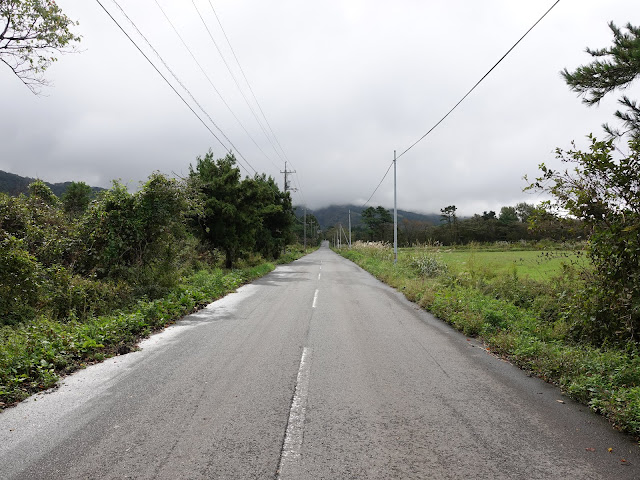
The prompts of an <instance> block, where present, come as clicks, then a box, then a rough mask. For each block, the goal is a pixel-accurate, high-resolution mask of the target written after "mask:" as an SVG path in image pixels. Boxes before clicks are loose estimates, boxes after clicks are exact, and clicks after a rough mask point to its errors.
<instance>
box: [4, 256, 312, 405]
mask: <svg viewBox="0 0 640 480" xmlns="http://www.w3.org/2000/svg"><path fill="white" fill-rule="evenodd" d="M312 250H313V249H307V250H306V251H304V250H302V249H301V248H292V249H290V250H289V251H288V252H287V253H286V254H285V255H283V257H281V258H280V259H279V261H278V263H287V262H291V261H293V260H295V259H297V258H300V257H302V256H303V255H305V254H306V253H309V252H310V251H312ZM273 269H274V265H273V264H272V263H266V262H262V263H260V264H258V265H254V266H246V267H245V268H242V269H237V270H231V271H223V270H220V269H212V270H200V271H198V272H195V273H194V274H192V275H190V276H189V277H188V278H186V279H184V281H183V282H182V284H180V285H179V286H178V287H177V288H175V289H174V290H173V291H171V292H170V293H169V294H168V295H166V296H165V297H163V298H161V299H158V300H154V301H145V300H140V301H139V302H138V304H137V305H136V307H135V308H133V309H130V310H127V311H117V312H113V313H112V314H110V315H103V316H99V317H92V318H89V319H88V320H86V321H77V320H73V319H71V320H68V321H66V322H59V321H52V320H50V319H48V318H46V317H44V316H40V317H38V318H36V319H35V320H34V321H33V322H30V323H29V324H19V325H15V326H3V327H0V410H1V409H2V408H5V407H7V406H11V405H14V404H16V403H17V402H19V401H21V400H24V399H25V398H27V397H28V396H30V395H31V394H33V393H36V392H38V391H41V390H45V389H47V388H51V387H53V386H55V385H56V383H57V382H58V380H59V379H60V377H61V376H63V375H66V374H69V373H71V372H73V371H75V370H77V369H79V368H82V367H84V366H85V365H87V364H89V363H95V362H99V361H101V360H103V359H105V358H107V357H111V356H113V355H116V354H119V353H126V352H129V351H131V350H132V349H135V345H136V344H137V342H138V341H139V340H140V339H141V338H144V337H145V336H148V335H149V334H150V333H152V332H154V331H157V330H159V329H162V328H164V327H166V326H168V325H169V324H171V323H173V322H175V321H176V320H177V319H179V318H181V317H183V316H184V315H187V314H189V313H192V312H194V311H196V310H198V309H199V308H201V307H202V306H204V305H207V304H208V303H210V302H212V301H214V300H216V299H218V298H221V297H223V296H224V295H226V294H227V293H230V292H233V291H234V290H235V289H236V288H238V287H239V286H241V285H243V284H245V283H248V282H250V281H252V280H254V279H256V278H259V277H261V276H263V275H265V274H267V273H269V272H270V271H272V270H273Z"/></svg>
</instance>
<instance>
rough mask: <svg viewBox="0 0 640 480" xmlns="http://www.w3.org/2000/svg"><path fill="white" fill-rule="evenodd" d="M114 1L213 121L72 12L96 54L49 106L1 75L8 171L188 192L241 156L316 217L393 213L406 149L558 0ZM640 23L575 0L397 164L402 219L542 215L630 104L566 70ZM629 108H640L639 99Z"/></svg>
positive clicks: (615, 9)
mask: <svg viewBox="0 0 640 480" xmlns="http://www.w3.org/2000/svg"><path fill="white" fill-rule="evenodd" d="M100 2H101V3H102V4H103V5H104V7H105V8H106V9H107V10H108V11H109V12H110V13H111V14H112V15H113V17H114V18H115V19H116V20H117V21H118V23H119V24H120V25H121V26H122V28H123V29H124V30H125V31H126V32H127V33H128V34H129V35H130V36H131V38H132V39H133V40H135V42H136V43H137V44H138V45H139V46H140V48H141V49H142V50H143V51H144V52H145V53H146V54H147V56H148V57H149V58H150V59H151V60H152V61H153V62H154V64H155V65H156V66H157V68H158V69H159V70H160V71H161V72H162V73H163V74H164V75H165V77H166V78H167V79H168V80H169V81H170V82H171V83H172V85H173V86H174V88H175V89H176V90H177V91H178V92H180V94H181V95H182V96H183V98H184V99H185V101H186V102H187V103H189V104H190V105H191V108H193V110H194V111H195V112H196V113H197V114H198V115H199V116H200V117H201V118H202V122H201V120H199V119H198V117H196V115H195V114H194V113H193V112H192V111H191V110H190V109H189V108H188V107H187V106H186V105H185V103H184V102H183V100H181V99H180V97H179V96H178V95H176V93H175V92H174V91H173V90H172V89H171V87H169V86H168V85H167V83H166V82H165V81H164V80H163V78H162V77H161V76H160V75H159V74H158V73H157V72H156V70H154V68H153V67H152V66H151V65H150V64H149V63H148V62H147V60H145V58H144V57H143V56H142V55H141V54H140V52H139V51H138V50H137V49H136V47H135V46H134V45H133V44H132V43H131V42H130V40H129V39H128V38H127V37H126V36H125V34H124V33H123V32H122V31H121V30H120V29H119V27H118V26H117V25H116V23H114V21H113V20H112V19H111V18H110V17H109V16H108V15H107V13H105V11H104V10H103V9H102V7H101V6H100V4H99V3H98V1H94V0H83V1H78V0H58V2H57V3H58V5H59V6H60V7H61V8H62V10H63V12H65V13H66V14H67V15H68V16H69V17H70V18H71V19H73V20H76V21H78V22H80V24H79V25H78V26H76V27H74V28H73V31H74V32H75V33H77V34H80V35H81V36H82V41H81V43H80V44H79V46H78V49H77V51H76V52H75V53H70V54H66V55H61V56H59V60H58V61H57V62H56V63H55V64H54V65H53V66H52V67H51V68H50V69H49V70H48V71H47V74H46V78H47V79H48V80H49V81H50V82H51V84H52V85H51V86H49V87H46V88H44V89H43V90H42V93H41V94H40V95H38V96H36V95H34V94H33V93H31V92H30V91H29V90H28V89H27V88H26V87H25V86H24V85H23V84H22V83H21V82H20V80H19V79H18V78H17V77H15V75H14V74H13V73H12V72H11V70H10V69H9V68H7V67H6V66H4V65H0V170H4V171H8V172H11V173H16V174H18V175H22V176H28V177H33V178H41V179H43V180H46V181H49V182H63V181H71V180H75V181H84V182H86V183H88V184H90V185H93V186H101V187H109V186H110V185H111V182H112V180H114V179H119V180H120V181H122V182H123V183H125V184H126V185H128V186H129V188H130V189H132V190H135V189H136V188H138V186H139V185H140V182H143V181H145V179H146V178H147V177H148V176H149V175H150V174H151V173H153V172H154V171H160V172H162V173H165V174H167V175H170V176H182V177H184V176H186V175H188V173H189V166H190V165H192V164H194V165H195V162H196V158H197V157H198V156H204V155H205V154H206V153H207V152H208V151H209V150H210V149H211V150H212V151H213V154H214V156H215V157H216V158H219V157H223V156H224V155H225V154H226V153H227V151H229V150H232V151H233V152H234V153H235V154H236V157H238V158H239V162H240V164H241V166H242V172H243V174H244V175H248V174H250V175H253V174H254V170H255V171H257V172H259V173H265V174H267V175H268V176H272V177H273V178H275V179H276V180H277V182H278V184H279V185H280V186H281V188H282V187H283V177H284V175H283V174H282V172H283V171H284V170H285V163H284V162H285V161H286V162H287V170H292V171H293V170H294V171H295V174H291V175H290V177H291V179H292V181H291V187H293V188H296V189H297V190H296V191H294V192H292V196H293V200H294V204H296V205H305V206H307V207H308V208H311V209H314V208H321V207H324V206H328V205H344V204H355V205H364V204H365V203H366V202H367V201H368V200H369V198H370V197H371V195H372V194H373V192H374V190H375V189H376V187H377V186H378V185H380V187H379V189H378V190H377V191H376V193H375V195H373V197H372V198H371V199H370V200H369V202H368V203H367V205H371V206H374V207H375V206H377V205H382V206H384V207H387V208H392V207H393V196H394V182H393V170H391V171H389V174H388V175H387V177H386V178H385V179H384V181H382V179H383V176H384V175H385V172H387V170H388V169H389V167H390V165H391V164H392V161H393V155H394V150H395V151H397V153H398V154H400V153H401V152H403V151H405V150H406V149H407V148H408V147H409V146H410V145H412V144H413V143H414V142H415V141H416V140H418V139H419V138H420V137H422V136H423V135H424V134H425V133H426V132H427V131H428V130H429V129H430V128H431V127H433V125H434V124H436V122H438V120H440V119H441V118H442V117H443V116H444V115H445V114H446V113H447V112H448V111H449V109H451V107H453V106H454V105H455V104H456V103H457V102H458V101H459V100H460V99H461V98H462V97H463V96H464V94H465V93H466V92H467V91H468V90H469V89H470V88H471V87H472V86H473V85H474V84H475V83H476V82H477V81H478V80H479V79H480V78H481V77H482V76H483V75H484V74H485V73H486V72H487V71H488V70H489V69H490V68H491V67H492V66H493V65H494V64H495V63H496V62H497V61H498V60H499V59H500V57H502V55H503V54H504V53H505V52H506V51H507V50H508V49H509V48H510V47H511V46H512V45H513V44H514V43H515V42H516V41H517V40H518V39H519V38H520V37H521V36H522V35H523V34H524V33H525V32H526V31H527V30H528V29H529V28H530V27H531V26H532V25H533V24H534V23H535V22H536V21H537V20H538V19H539V18H540V17H541V16H542V15H543V14H544V12H545V11H547V9H549V7H551V5H552V4H553V3H554V0H544V1H543V0H518V1H514V0H483V1H478V0H422V1H419V0H395V1H394V2H389V1H382V0H367V1H365V0H342V1H338V0H324V1H322V2H302V1H299V0H297V1H294V0H273V1H269V2H264V1H258V0H181V1H178V0H118V4H119V5H120V7H122V10H120V9H119V8H118V6H117V5H116V4H115V3H114V2H113V0H100ZM212 7H213V8H212ZM122 11H124V12H126V15H127V16H128V17H129V18H130V19H131V20H132V21H133V23H134V24H135V25H136V26H137V28H138V29H139V32H141V33H142V34H143V35H144V36H145V37H146V38H147V40H148V41H149V42H150V43H151V45H152V46H153V49H154V50H155V52H157V53H158V54H159V55H160V57H161V58H162V59H163V61H164V62H165V63H166V65H164V64H163V63H162V61H161V60H159V58H158V56H156V55H155V53H154V50H152V49H151V48H150V47H149V46H148V44H147V43H145V40H144V39H143V38H142V37H141V36H140V34H139V33H138V32H137V31H136V29H135V28H134V26H133V25H132V23H131V22H129V21H128V20H127V18H126V17H125V16H124V15H123V13H122ZM163 11H164V13H165V14H166V17H165V15H164V14H163ZM214 11H215V15H214ZM216 15H217V18H218V19H219V20H220V23H218V20H217V19H216ZM167 17H168V18H169V20H170V22H171V23H172V24H173V26H174V27H175V29H176V30H177V32H178V33H179V34H180V36H181V37H182V39H183V40H184V42H185V43H186V44H187V46H188V47H189V49H190V50H191V52H192V54H193V57H195V59H196V60H197V63H196V61H194V59H193V57H192V55H191V54H190V53H189V50H187V49H186V48H185V46H184V45H183V43H182V40H180V37H178V35H177V34H176V32H175V31H174V29H173V27H172V26H171V23H169V21H168V20H167ZM638 20H640V3H638V1H637V0H607V1H598V0H561V1H560V2H559V3H558V5H557V6H556V7H555V8H554V9H553V10H552V11H551V12H550V13H549V14H548V15H547V16H546V17H545V18H544V19H543V20H542V21H541V22H540V24H538V26H537V27H536V28H534V29H533V30H532V31H531V32H530V33H529V35H528V36H527V37H526V38H525V39H524V40H523V41H522V42H521V43H520V44H519V45H518V46H517V47H516V48H515V49H514V50H513V51H512V52H511V53H510V54H509V56H507V57H506V58H505V59H504V60H503V61H502V63H500V64H499V65H498V66H497V67H496V68H495V70H493V71H492V72H491V74H490V75H489V76H488V77H487V78H486V79H485V80H484V81H483V82H482V83H481V84H480V85H479V86H478V87H477V88H476V90H475V91H474V92H473V93H471V95H469V97H468V98H467V99H466V100H465V101H464V102H463V103H462V104H461V105H460V106H459V107H458V108H457V109H456V110H455V111H454V112H453V113H452V114H451V115H450V116H449V117H448V118H447V119H446V120H444V122H442V123H441V124H440V125H439V126H438V127H437V128H436V129H435V130H433V132H432V133H430V134H429V135H428V136H427V137H425V138H424V139H423V140H422V141H420V143H418V144H417V145H415V146H414V147H413V148H411V150H409V151H408V152H407V153H405V154H404V155H403V156H401V157H400V158H399V159H398V161H397V202H398V208H399V209H402V210H409V211H414V212H420V213H438V212H439V211H440V209H442V208H443V207H445V206H448V205H455V206H456V207H457V208H458V213H459V214H460V215H465V216H468V215H473V214H475V213H482V212H483V211H489V210H495V211H496V212H499V210H500V208H501V207H502V206H511V205H515V204H517V203H518V202H522V201H525V202H528V203H537V202H539V201H540V200H541V198H542V197H541V196H540V195H538V194H532V193H528V192H523V188H524V187H525V186H526V185H527V182H526V181H525V180H524V179H523V176H525V175H528V176H529V178H532V177H535V176H536V174H537V173H538V165H539V164H540V163H543V162H544V163H546V164H547V165H551V166H558V165H559V162H558V160H557V159H556V158H555V150H556V148H558V147H560V148H563V149H568V148H570V147H571V142H572V141H575V142H576V145H577V146H578V147H580V148H585V147H586V146H587V145H588V141H587V139H586V135H587V134H589V133H594V134H596V135H597V136H600V137H603V136H604V134H603V132H602V129H601V125H602V123H605V122H611V123H615V121H614V120H613V117H612V115H613V112H614V111H615V110H616V109H617V104H616V99H617V97H618V96H619V95H617V94H610V96H609V97H610V98H609V97H607V98H605V100H604V101H603V102H601V104H600V105H599V106H598V107H591V108H589V107H587V106H585V105H584V104H583V103H582V102H581V99H580V98H578V97H577V95H576V94H575V93H573V92H571V91H570V90H569V88H568V87H567V86H566V84H565V83H564V80H563V79H562V77H561V75H560V71H561V70H562V69H563V68H565V67H567V68H569V69H570V70H571V69H574V68H576V67H577V66H579V65H583V64H585V63H588V62H589V61H590V60H591V57H590V56H589V55H588V54H586V53H585V48H586V47H591V48H603V47H607V46H609V45H611V39H612V34H611V31H610V30H609V27H608V25H607V24H608V22H609V21H614V22H615V23H616V24H618V25H625V24H626V23H627V22H631V23H633V24H636V25H637V24H638V23H639V22H638ZM220 24H221V25H222V27H223V28H224V33H223V30H221V28H220ZM205 25H206V26H205ZM225 33H226V38H228V40H229V43H230V44H231V47H232V48H233V51H232V50H231V49H230V47H229V44H228V43H227V40H226V38H225ZM212 38H213V40H215V44H214V41H213V40H212ZM216 45H217V46H216ZM219 52H222V56H221V55H220V53H219ZM234 53H235V57H234ZM235 58H237V59H238V60H239V63H240V65H241V68H242V70H240V68H239V67H238V63H236V60H235ZM223 59H224V60H223ZM198 64H199V65H198ZM227 65H228V67H229V69H228V68H227ZM166 66H168V67H169V68H170V71H171V72H173V74H175V76H176V77H177V78H178V79H179V82H180V83H178V81H176V79H175V78H174V76H173V75H172V73H170V72H169V71H168V70H167V68H166ZM229 70H231V72H232V73H233V77H232V75H231V74H230V73H229ZM203 71H204V73H203ZM234 77H235V80H234ZM244 77H246V79H248V82H249V85H250V89H249V87H247V84H246V83H245V80H244ZM236 83H237V85H236ZM181 85H184V86H185V87H186V88H187V89H188V91H189V92H190V94H189V93H186V92H185V90H183V89H182V86H181ZM212 85H213V86H212ZM238 86H239V87H240V88H238ZM216 90H217V92H218V93H217V92H216ZM625 93H626V94H627V95H629V96H630V97H631V98H636V99H638V98H640V87H639V85H638V84H632V86H631V87H630V88H629V89H628V90H627V91H626V92H625ZM190 95H192V96H193V98H195V100H196V101H197V103H194V101H193V99H192V98H191V96H190ZM254 95H255V98H257V101H258V104H256V103H255V100H254ZM245 99H246V100H245ZM225 103H226V105H225ZM248 105H251V108H250V107H249V106H248ZM200 106H201V107H202V108H203V109H204V111H205V112H206V113H203V111H202V110H200ZM252 110H253V112H254V113H252ZM261 112H263V113H264V116H265V117H266V120H267V121H266V122H265V120H264V117H263V116H262V113H261ZM254 114H255V115H254ZM256 117H257V118H258V119H260V121H261V123H258V121H257V120H256ZM211 121H213V122H214V123H215V126H214V125H213V124H212V123H211ZM203 122H204V123H205V124H207V125H208V127H209V129H211V131H212V132H213V133H214V134H215V135H216V136H217V137H218V138H219V139H220V140H221V141H222V144H221V143H220V142H219V141H218V140H217V139H216V138H215V137H214V135H213V134H212V133H211V132H210V131H209V130H208V129H207V128H206V127H205V126H204V125H203ZM267 122H268V123H267ZM217 128H219V129H220V130H221V131H222V132H223V133H220V131H219V130H218V129H217ZM247 132H248V133H247ZM265 132H266V133H265ZM381 181H382V183H381Z"/></svg>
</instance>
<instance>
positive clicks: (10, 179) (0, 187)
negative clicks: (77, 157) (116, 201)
mask: <svg viewBox="0 0 640 480" xmlns="http://www.w3.org/2000/svg"><path fill="white" fill-rule="evenodd" d="M35 181H36V179H35V178H29V177H21V176H20V175H16V174H15V173H9V172H5V171H2V170H0V192H1V193H6V194H7V195H11V196H17V195H20V194H21V193H24V194H25V195H26V194H27V193H29V185H30V184H32V183H33V182H35ZM72 183H73V182H71V181H69V182H62V183H49V182H44V184H45V185H46V186H47V187H49V189H51V191H52V192H53V194H54V195H56V196H57V197H61V196H62V195H63V194H64V192H66V191H67V188H69V186H70V185H71V184H72ZM91 190H92V191H93V192H94V193H98V192H100V191H102V190H104V188H100V187H91Z"/></svg>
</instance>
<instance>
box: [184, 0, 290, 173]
mask: <svg viewBox="0 0 640 480" xmlns="http://www.w3.org/2000/svg"><path fill="white" fill-rule="evenodd" d="M191 3H192V4H193V7H194V8H195V9H196V12H197V13H198V16H199V17H200V20H201V21H202V24H203V25H204V28H205V29H206V30H207V33H208V34H209V38H210V39H211V41H212V42H213V45H214V46H215V47H216V50H217V51H218V53H219V54H220V58H222V62H223V63H224V65H225V67H226V68H227V71H228V72H229V75H231V78H232V79H233V81H234V83H235V84H236V87H237V88H238V91H239V92H240V95H242V98H243V99H244V101H245V103H246V104H247V106H248V107H249V110H250V111H251V114H252V115H253V118H255V119H256V122H258V125H259V126H260V128H261V129H262V133H264V135H265V137H267V140H268V141H269V143H270V144H271V147H273V150H274V152H276V155H278V156H279V157H280V158H281V160H282V161H284V159H282V156H281V155H280V153H279V152H278V150H277V149H276V147H275V145H274V144H273V142H272V141H271V138H269V135H267V132H266V130H265V128H264V126H263V125H262V123H261V122H260V119H258V115H257V114H256V112H255V110H254V109H253V107H252V106H251V104H250V103H249V100H248V99H247V96H246V95H245V94H244V92H243V91H242V88H241V87H240V83H239V82H238V79H237V78H236V76H235V75H234V74H233V71H232V70H231V67H230V66H229V64H228V63H227V60H226V59H225V58H224V55H223V54H222V50H220V47H219V46H218V43H217V42H216V40H215V39H214V38H213V34H212V33H211V30H210V29H209V27H208V26H207V22H206V21H205V20H204V17H203V16H202V13H200V10H199V9H198V6H197V5H196V2H195V1H194V0H191Z"/></svg>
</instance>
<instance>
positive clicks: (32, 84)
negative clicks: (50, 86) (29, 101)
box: [0, 0, 80, 94]
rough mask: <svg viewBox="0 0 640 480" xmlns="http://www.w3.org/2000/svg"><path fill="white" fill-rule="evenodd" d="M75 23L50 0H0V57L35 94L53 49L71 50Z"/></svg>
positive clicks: (52, 58)
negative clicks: (71, 29)
mask: <svg viewBox="0 0 640 480" xmlns="http://www.w3.org/2000/svg"><path fill="white" fill-rule="evenodd" d="M75 25H78V23H77V22H74V21H72V20H70V19H69V17H67V16H66V15H65V14H63V13H62V10H61V9H60V7H58V6H57V5H56V4H55V2H54V1H52V0H2V1H0V61H2V63H4V64H5V65H7V66H8V67H9V68H10V69H11V70H12V71H13V73H14V74H15V75H16V76H17V77H18V78H19V79H20V80H21V81H22V82H23V83H24V84H25V85H26V86H27V87H28V88H29V90H31V91H32V92H33V93H35V94H37V93H39V91H40V87H42V86H45V85H47V81H46V80H45V78H44V72H45V71H46V70H47V68H49V66H50V65H51V64H52V63H53V62H55V61H56V60H57V57H56V54H57V53H65V52H70V51H73V43H74V42H79V41H80V37H79V36H76V35H74V34H73V33H72V32H71V31H70V28H71V27H73V26H75Z"/></svg>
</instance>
